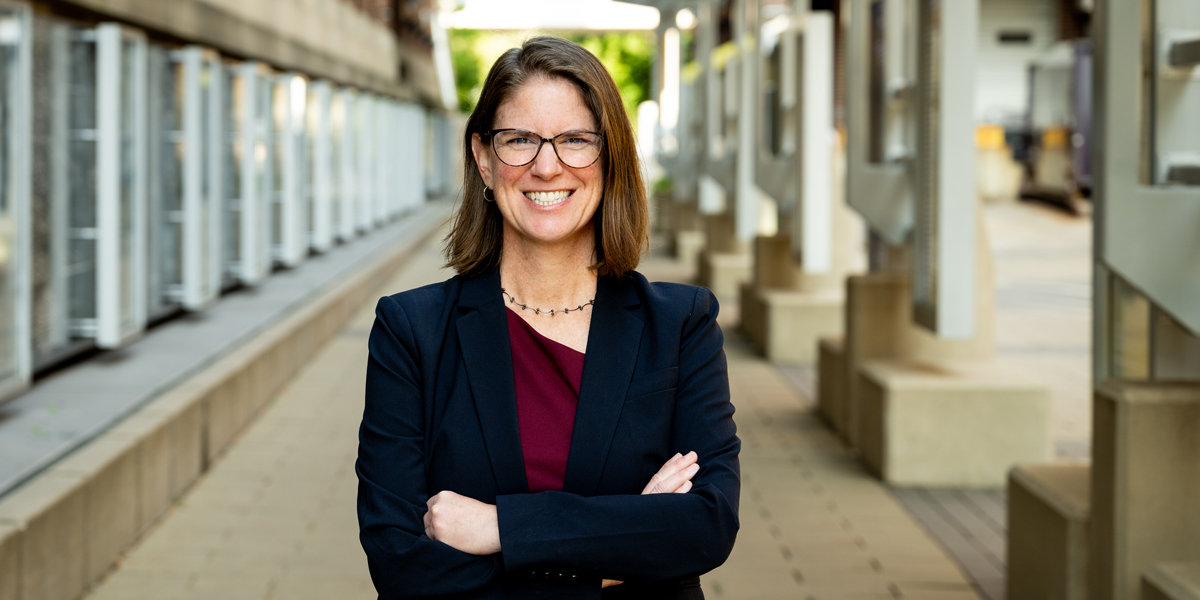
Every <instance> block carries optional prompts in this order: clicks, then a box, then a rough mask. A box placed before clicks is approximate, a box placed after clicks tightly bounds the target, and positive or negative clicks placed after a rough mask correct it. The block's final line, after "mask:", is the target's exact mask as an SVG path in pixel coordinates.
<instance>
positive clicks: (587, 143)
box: [492, 129, 600, 169]
mask: <svg viewBox="0 0 1200 600" xmlns="http://www.w3.org/2000/svg"><path fill="white" fill-rule="evenodd" d="M550 142H551V143H552V144H553V146H554V152H555V153H556V154H558V159H559V160H561V161H562V162H563V164H565V165H567V166H568V167H571V168H574V169H582V168H585V167H590V166H591V165H592V163H594V162H596V159H598V158H600V135H599V134H596V133H592V132H589V131H568V132H566V133H561V134H559V135H557V136H555V138H554V139H553V140H550ZM492 146H493V147H494V148H495V149H496V156H498V157H499V158H500V160H501V161H503V162H504V164H506V165H508V166H510V167H522V166H525V165H527V164H529V163H531V162H533V161H534V159H536V158H537V155H538V152H539V151H541V149H542V137H541V136H539V135H537V134H535V133H532V132H529V131H521V130H519V129H512V130H505V131H498V132H496V134H495V135H494V136H493V138H492Z"/></svg>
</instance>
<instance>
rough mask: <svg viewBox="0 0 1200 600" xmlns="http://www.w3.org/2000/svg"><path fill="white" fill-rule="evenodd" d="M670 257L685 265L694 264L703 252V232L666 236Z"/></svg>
mask: <svg viewBox="0 0 1200 600" xmlns="http://www.w3.org/2000/svg"><path fill="white" fill-rule="evenodd" d="M668 235H669V237H668V240H669V242H668V243H669V244H670V251H671V255H672V256H674V257H675V258H676V259H678V260H679V261H680V262H683V263H685V264H691V265H694V264H696V261H698V260H700V253H701V252H702V251H703V250H704V243H705V236H704V232H703V231H676V232H673V233H671V234H668Z"/></svg>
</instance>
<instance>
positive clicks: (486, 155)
mask: <svg viewBox="0 0 1200 600" xmlns="http://www.w3.org/2000/svg"><path fill="white" fill-rule="evenodd" d="M471 154H473V155H475V167H476V168H477V169H479V177H480V178H481V179H483V185H485V186H487V187H492V161H491V160H489V159H490V158H491V157H492V153H491V152H488V146H487V144H485V143H483V138H482V137H480V135H479V134H478V133H472V134H471Z"/></svg>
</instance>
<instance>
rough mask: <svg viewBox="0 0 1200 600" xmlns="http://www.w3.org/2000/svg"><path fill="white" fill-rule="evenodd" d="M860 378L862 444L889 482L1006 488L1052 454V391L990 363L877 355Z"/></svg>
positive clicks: (862, 450) (870, 462)
mask: <svg viewBox="0 0 1200 600" xmlns="http://www.w3.org/2000/svg"><path fill="white" fill-rule="evenodd" d="M857 379H858V383H857V389H856V393H857V394H858V397H857V403H858V409H859V415H858V419H859V435H858V443H857V445H858V449H859V452H860V453H861V455H862V457H863V459H864V460H865V461H866V463H867V465H868V467H870V468H871V469H872V470H873V471H874V472H875V473H876V474H878V475H879V476H880V477H881V478H882V479H883V480H884V481H886V482H888V483H890V484H893V485H912V486H934V487H937V486H951V487H1003V486H1004V484H1005V481H1006V476H1007V473H1008V470H1009V469H1010V468H1011V467H1012V465H1013V464H1015V463H1020V462H1037V461H1047V460H1049V459H1050V458H1051V457H1052V456H1053V443H1052V440H1051V435H1050V404H1051V402H1050V392H1049V390H1047V389H1044V388H1041V387H1038V386H1033V385H1025V384H1022V383H1020V379H1019V378H1018V377H1014V376H1013V373H1010V372H1005V371H1004V370H1001V369H998V368H995V366H994V365H992V364H991V363H986V362H979V361H974V362H972V361H949V360H943V361H937V362H926V361H910V360H871V361H867V362H864V363H863V364H862V366H861V367H860V368H859V370H858V375H857Z"/></svg>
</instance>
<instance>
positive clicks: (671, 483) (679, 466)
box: [642, 452, 700, 494]
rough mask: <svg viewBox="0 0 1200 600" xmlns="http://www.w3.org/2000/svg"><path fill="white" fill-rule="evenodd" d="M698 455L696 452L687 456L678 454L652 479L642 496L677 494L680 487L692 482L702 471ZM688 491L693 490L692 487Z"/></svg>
mask: <svg viewBox="0 0 1200 600" xmlns="http://www.w3.org/2000/svg"><path fill="white" fill-rule="evenodd" d="M697 458H698V457H697V455H696V453H695V452H688V453H687V454H685V455H682V456H681V455H679V454H676V455H675V456H673V457H671V460H668V461H667V462H666V464H664V465H663V466H662V468H661V469H659V470H658V473H655V474H654V477H651V478H650V482H649V483H647V484H646V488H645V489H643V490H642V494H670V493H672V492H677V491H678V490H679V486H681V485H683V484H684V482H687V481H689V480H691V478H692V477H694V476H695V475H696V473H697V472H698V471H699V470H700V466H699V465H697V464H696V459H697ZM688 489H691V488H690V486H689V488H688Z"/></svg>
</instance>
